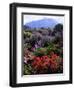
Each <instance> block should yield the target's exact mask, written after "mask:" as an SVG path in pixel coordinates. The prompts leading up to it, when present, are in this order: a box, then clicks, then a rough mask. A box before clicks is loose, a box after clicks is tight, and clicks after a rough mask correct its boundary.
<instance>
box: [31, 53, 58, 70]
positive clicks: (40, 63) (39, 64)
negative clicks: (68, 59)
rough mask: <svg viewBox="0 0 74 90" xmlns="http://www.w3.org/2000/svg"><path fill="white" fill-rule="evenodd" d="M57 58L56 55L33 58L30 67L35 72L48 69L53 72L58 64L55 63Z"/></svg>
mask: <svg viewBox="0 0 74 90" xmlns="http://www.w3.org/2000/svg"><path fill="white" fill-rule="evenodd" d="M58 58H59V56H58V55H57V54H54V53H53V54H51V56H50V57H49V56H47V55H46V56H42V57H36V56H35V57H34V60H33V63H32V67H33V68H34V69H36V70H44V69H49V68H50V70H51V71H52V72H54V71H56V70H57V68H58V63H57V62H56V59H58Z"/></svg>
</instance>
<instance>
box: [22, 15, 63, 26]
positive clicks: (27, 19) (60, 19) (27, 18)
mask: <svg viewBox="0 0 74 90" xmlns="http://www.w3.org/2000/svg"><path fill="white" fill-rule="evenodd" d="M44 18H51V19H55V20H56V21H57V22H58V23H62V24H63V23H64V16H42V15H23V25H25V24H26V23H28V22H31V21H35V20H41V19H44Z"/></svg>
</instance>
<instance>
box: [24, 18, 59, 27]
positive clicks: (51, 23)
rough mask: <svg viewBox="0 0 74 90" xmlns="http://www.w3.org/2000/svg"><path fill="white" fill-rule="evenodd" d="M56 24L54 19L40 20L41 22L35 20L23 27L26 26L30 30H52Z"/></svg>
mask: <svg viewBox="0 0 74 90" xmlns="http://www.w3.org/2000/svg"><path fill="white" fill-rule="evenodd" d="M56 24H58V22H57V21H56V20H54V19H48V18H46V19H41V20H35V21H31V22H29V23H26V24H25V25H24V26H28V27H30V28H41V27H43V28H48V27H50V28H53V27H54V26H55V25H56Z"/></svg>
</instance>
